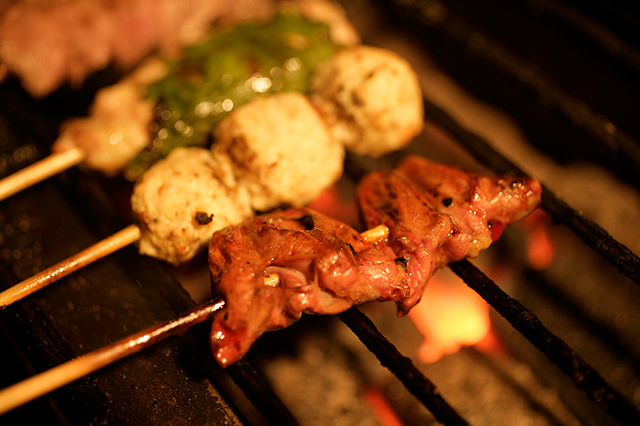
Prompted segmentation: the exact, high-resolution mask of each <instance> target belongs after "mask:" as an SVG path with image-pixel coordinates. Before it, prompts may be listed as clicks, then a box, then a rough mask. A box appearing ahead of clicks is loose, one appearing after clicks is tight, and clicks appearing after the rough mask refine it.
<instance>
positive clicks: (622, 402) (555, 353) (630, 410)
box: [449, 260, 640, 424]
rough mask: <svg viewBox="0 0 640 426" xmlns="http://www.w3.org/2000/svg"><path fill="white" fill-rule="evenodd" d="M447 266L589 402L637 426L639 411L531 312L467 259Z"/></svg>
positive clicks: (618, 418) (639, 418) (639, 422)
mask: <svg viewBox="0 0 640 426" xmlns="http://www.w3.org/2000/svg"><path fill="white" fill-rule="evenodd" d="M449 267H450V268H451V269H452V270H453V271H454V272H455V273H456V274H457V275H458V276H460V278H462V279H463V280H464V281H465V283H467V285H468V286H469V287H471V288H472V289H474V290H475V291H476V292H477V293H478V294H479V295H480V296H482V298H483V299H484V300H486V301H487V303H489V304H490V305H491V306H492V307H493V308H494V309H495V310H496V311H497V312H498V313H499V314H500V315H502V316H503V317H504V318H505V319H506V320H507V321H508V322H509V323H510V324H511V325H512V326H513V327H514V328H515V329H516V330H518V331H519V332H520V333H521V334H522V335H523V336H524V337H526V338H527V340H529V341H530V342H531V343H532V344H533V345H534V346H536V347H537V348H538V349H540V351H542V352H543V353H544V354H545V355H546V356H547V357H548V358H549V360H550V361H551V362H552V363H553V364H556V365H557V366H558V367H560V369H561V370H562V372H563V373H565V374H566V375H567V376H569V377H570V378H571V380H572V381H573V383H574V384H575V385H576V386H577V387H578V388H579V389H581V390H582V391H583V392H584V393H585V394H586V395H587V396H588V397H589V398H590V399H591V400H592V401H594V402H595V403H596V404H598V405H599V406H600V407H602V408H603V409H604V410H605V411H606V412H607V413H609V414H610V415H611V416H612V417H614V418H616V419H617V420H620V421H622V422H623V423H625V424H640V412H639V411H638V410H637V409H636V408H635V407H634V406H633V404H631V402H629V401H628V400H627V398H626V397H624V396H623V395H622V394H620V393H619V392H618V391H617V390H615V389H614V388H612V387H611V386H610V385H609V384H608V383H607V382H606V381H605V380H604V379H603V378H602V377H601V376H600V374H599V373H598V372H597V371H595V370H594V369H593V368H592V367H591V366H590V365H589V364H587V362H586V361H585V360H584V359H583V358H582V357H580V355H578V354H576V353H575V352H574V351H573V350H572V349H571V348H570V347H569V346H568V345H567V344H566V343H565V342H564V341H563V340H562V339H560V338H558V337H557V336H555V335H554V334H553V333H551V332H550V331H549V330H548V329H547V328H546V327H545V326H544V325H543V324H542V323H541V322H540V320H539V319H538V318H537V317H536V315H535V314H534V313H533V312H531V311H529V310H528V309H527V308H525V307H524V306H523V305H522V304H521V303H520V302H519V301H517V300H516V299H513V298H512V297H510V296H509V295H508V294H507V293H505V292H504V291H502V289H500V287H498V286H497V285H496V284H495V283H494V282H493V281H491V280H490V279H489V278H488V277H487V276H486V275H485V274H484V273H483V272H482V271H480V270H479V269H478V268H476V267H475V266H473V265H472V264H471V263H469V262H468V261H467V260H462V261H460V262H455V263H452V264H450V265H449Z"/></svg>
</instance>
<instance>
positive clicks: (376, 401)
mask: <svg viewBox="0 0 640 426" xmlns="http://www.w3.org/2000/svg"><path fill="white" fill-rule="evenodd" d="M364 400H365V402H366V403H367V405H368V406H369V407H370V408H371V410H372V411H373V414H374V415H375V416H376V418H377V419H378V421H379V422H380V424H381V425H384V426H402V425H403V422H402V420H400V417H399V416H398V414H397V413H396V412H395V410H394V409H393V407H392V406H391V404H390V403H389V401H388V400H387V398H386V397H385V395H384V394H383V393H382V392H381V391H380V390H379V389H377V388H374V387H370V388H367V389H365V391H364Z"/></svg>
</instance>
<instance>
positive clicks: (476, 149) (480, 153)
mask: <svg viewBox="0 0 640 426" xmlns="http://www.w3.org/2000/svg"><path fill="white" fill-rule="evenodd" d="M425 115H426V116H428V117H429V118H430V119H431V120H433V121H434V122H436V123H437V124H438V125H440V126H442V127H443V128H444V129H445V130H446V131H448V132H449V133H450V134H451V135H452V136H454V138H455V139H456V140H457V141H458V142H459V143H460V144H462V145H463V146H464V147H465V148H466V149H467V151H468V152H469V153H470V154H472V155H473V156H474V157H475V158H476V159H478V160H479V161H480V162H482V163H484V164H486V165H487V166H489V167H490V168H492V169H493V170H494V171H496V172H499V173H517V174H519V175H522V176H524V175H525V173H524V172H523V171H522V170H520V169H519V168H518V167H517V166H516V165H515V164H513V163H512V162H511V161H509V160H508V159H506V158H505V157H503V156H502V154H500V153H499V152H498V151H496V150H495V149H493V147H491V146H490V145H489V143H487V142H486V141H485V140H484V139H482V138H480V137H479V136H477V135H476V134H474V133H471V132H470V131H468V130H466V129H464V128H463V127H461V126H460V124H459V123H457V122H456V121H455V120H453V119H452V118H451V117H450V116H449V115H448V114H447V113H446V112H444V111H443V110H442V109H440V108H439V107H437V106H436V105H434V104H432V103H431V102H429V101H427V100H425ZM542 207H543V208H544V209H545V210H546V211H547V212H548V213H549V214H550V215H551V217H552V219H553V221H554V222H555V223H562V224H564V225H566V226H567V227H568V228H569V229H571V230H572V231H573V232H575V234H576V235H578V236H579V237H580V238H581V239H582V240H583V241H584V242H585V243H586V244H587V245H589V247H591V248H593V249H594V250H596V251H597V252H598V253H600V254H601V255H602V256H603V257H604V258H605V259H607V260H608V261H609V262H610V263H611V264H612V265H613V266H615V267H616V268H617V269H618V271H620V272H621V273H622V274H624V275H626V276H627V277H629V278H631V279H632V280H633V281H635V282H636V284H638V285H640V258H638V256H637V255H636V254H634V253H633V252H632V251H631V250H629V248H627V247H626V246H625V245H623V244H621V243H619V242H618V241H616V240H615V239H614V238H613V237H611V236H610V235H609V234H608V233H607V232H606V231H605V230H604V229H602V228H601V227H600V226H599V225H597V224H596V223H594V222H592V221H590V220H588V219H586V218H585V217H584V216H582V215H581V214H580V213H579V212H577V211H576V210H574V209H572V208H571V207H569V206H568V205H567V204H566V203H565V202H564V201H562V200H560V199H559V198H558V197H556V196H555V195H554V194H553V193H552V192H551V191H549V189H547V188H545V187H544V186H543V193H542Z"/></svg>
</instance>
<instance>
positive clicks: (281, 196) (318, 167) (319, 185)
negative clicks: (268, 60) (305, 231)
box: [212, 92, 344, 211]
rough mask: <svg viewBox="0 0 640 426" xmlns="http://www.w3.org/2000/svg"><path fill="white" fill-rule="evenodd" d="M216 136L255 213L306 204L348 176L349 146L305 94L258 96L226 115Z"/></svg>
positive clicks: (218, 153)
mask: <svg viewBox="0 0 640 426" xmlns="http://www.w3.org/2000/svg"><path fill="white" fill-rule="evenodd" d="M214 136H215V142H214V144H213V147H212V150H213V153H214V156H215V157H216V158H229V159H230V161H231V162H232V164H233V168H234V172H235V174H236V176H237V178H238V180H241V181H242V182H243V184H245V185H247V187H248V188H249V191H250V193H251V199H252V205H253V208H254V209H255V210H259V211H264V210H269V209H272V208H274V207H278V206H282V205H287V206H302V205H305V204H307V203H309V202H310V201H312V200H314V199H315V198H316V197H318V195H320V193H321V192H322V191H323V190H324V189H326V188H328V187H329V186H331V185H332V184H333V183H334V182H336V181H337V180H338V179H339V177H340V175H341V174H342V166H343V161H344V147H343V146H342V144H341V143H340V142H338V141H336V140H335V139H334V138H333V137H332V136H331V133H330V131H329V129H328V128H327V126H326V123H325V121H324V120H323V118H322V117H321V116H320V114H319V113H318V111H317V110H316V109H315V108H314V107H313V105H312V104H311V102H310V101H309V99H308V98H307V97H306V96H304V95H302V94H300V93H294V92H288V93H279V94H275V95H271V96H263V97H259V98H256V99H254V100H252V101H251V102H249V103H247V104H245V105H243V106H241V107H240V108H238V109H237V110H235V111H234V112H232V113H231V114H229V115H228V116H227V117H225V119H224V120H223V121H222V122H221V123H220V124H219V125H218V127H217V128H216V130H215V132H214Z"/></svg>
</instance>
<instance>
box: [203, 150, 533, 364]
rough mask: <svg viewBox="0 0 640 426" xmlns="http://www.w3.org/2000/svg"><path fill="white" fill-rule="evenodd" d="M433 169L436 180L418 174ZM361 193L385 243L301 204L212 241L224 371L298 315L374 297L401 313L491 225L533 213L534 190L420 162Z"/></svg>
mask: <svg viewBox="0 0 640 426" xmlns="http://www.w3.org/2000/svg"><path fill="white" fill-rule="evenodd" d="M432 171H433V172H434V173H435V174H436V176H437V177H438V179H440V180H441V183H440V184H439V183H435V184H433V181H432V180H431V179H430V178H429V177H428V176H427V177H423V176H422V175H423V174H427V175H428V174H430V173H431V172H432ZM460 180H461V181H460ZM434 185H435V186H434ZM434 188H435V189H434ZM358 197H359V201H360V204H361V207H362V210H363V215H364V218H365V220H366V222H367V225H368V226H370V227H372V226H375V225H379V224H384V225H386V226H387V227H388V228H389V230H390V233H389V236H388V238H387V239H386V240H383V241H380V242H378V243H373V242H367V241H365V240H364V238H363V237H362V236H361V235H360V234H358V233H357V232H356V231H355V230H354V229H352V228H350V227H349V226H347V225H345V224H343V223H341V222H339V221H337V220H335V219H332V218H329V217H327V216H324V215H322V214H320V213H317V212H314V211H313V210H310V209H307V208H298V209H292V210H287V211H284V212H277V213H273V214H268V215H263V216H258V217H255V218H252V219H249V220H247V221H245V222H243V223H242V224H240V225H238V226H233V227H229V228H226V229H224V230H221V231H218V232H216V233H215V234H214V235H213V238H212V240H211V243H210V245H209V262H210V271H211V277H212V283H213V285H214V292H216V291H217V292H219V293H221V294H222V295H223V297H224V298H225V301H226V307H225V309H224V312H221V313H220V314H219V315H217V316H216V318H215V319H214V321H213V325H212V328H211V336H210V344H211V348H212V351H213V353H214V355H215V357H216V359H217V361H218V363H219V364H220V365H222V366H226V365H228V364H230V363H233V362H235V361H236V360H237V359H239V358H240V357H242V356H243V355H244V353H246V352H247V351H248V350H249V348H250V346H251V344H252V343H253V342H254V341H255V340H256V339H257V338H258V337H259V336H260V335H261V334H262V333H263V332H265V331H267V330H272V329H278V328H283V327H286V326H288V325H289V324H291V323H292V322H294V321H296V320H297V319H299V318H300V316H301V315H302V313H313V314H336V313H339V312H342V311H344V310H346V309H348V308H349V307H351V306H353V305H355V304H358V303H363V302H366V301H372V300H378V301H394V302H396V303H397V304H398V313H399V315H403V314H405V313H406V312H407V311H408V310H409V309H410V308H411V307H412V306H413V305H415V304H416V303H417V302H418V301H419V300H420V297H421V295H422V292H423V290H424V288H425V286H426V284H427V282H428V280H429V279H430V278H431V276H432V275H433V273H434V272H435V271H437V270H438V269H440V268H442V267H443V266H445V265H446V264H447V263H449V262H454V261H458V260H461V259H463V258H465V257H468V256H470V257H473V256H477V254H478V253H479V251H480V250H482V249H484V248H486V247H488V246H489V244H491V241H492V234H491V229H490V223H491V221H493V220H495V221H505V222H508V221H510V220H513V219H515V218H519V217H522V216H523V215H524V214H526V213H529V212H531V211H532V210H533V209H534V208H535V207H536V206H537V203H538V202H539V199H540V185H539V183H538V182H537V181H536V180H535V179H511V178H506V177H496V178H488V177H484V176H480V175H476V174H466V173H463V172H461V171H459V170H457V169H452V168H447V167H444V166H438V165H435V164H433V163H431V162H428V161H426V160H424V161H423V160H422V159H419V158H417V157H416V158H409V159H407V161H406V162H405V163H403V164H402V165H401V166H400V168H399V169H398V170H396V171H392V172H388V171H383V172H375V173H371V174H369V175H368V176H366V177H365V178H364V179H363V180H362V182H361V183H360V187H359V191H358ZM495 203H498V204H501V205H502V206H501V207H496V206H495ZM271 274H278V276H279V282H278V283H277V284H268V282H269V281H268V280H267V281H265V276H268V275H271Z"/></svg>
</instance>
